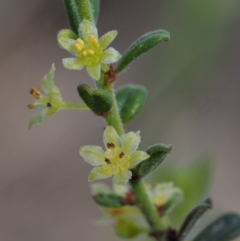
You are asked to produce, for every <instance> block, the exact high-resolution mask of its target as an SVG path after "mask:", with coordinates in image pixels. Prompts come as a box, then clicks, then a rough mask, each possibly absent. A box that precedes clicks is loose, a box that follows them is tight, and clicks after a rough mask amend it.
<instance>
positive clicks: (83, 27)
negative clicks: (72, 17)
mask: <svg viewBox="0 0 240 241" xmlns="http://www.w3.org/2000/svg"><path fill="white" fill-rule="evenodd" d="M78 32H79V35H80V36H81V37H82V38H83V40H84V41H88V36H89V35H93V36H94V37H95V38H96V39H98V33H97V28H96V27H95V24H94V23H92V22H91V21H89V20H87V19H84V20H83V21H82V22H81V23H80V25H79V29H78Z"/></svg>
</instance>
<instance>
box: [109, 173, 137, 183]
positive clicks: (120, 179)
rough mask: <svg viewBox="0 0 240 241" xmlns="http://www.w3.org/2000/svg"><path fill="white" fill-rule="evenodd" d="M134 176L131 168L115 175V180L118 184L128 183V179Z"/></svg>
mask: <svg viewBox="0 0 240 241" xmlns="http://www.w3.org/2000/svg"><path fill="white" fill-rule="evenodd" d="M131 177H132V172H130V171H129V170H127V171H125V172H120V173H118V174H116V175H114V176H113V181H114V182H115V183H117V184H127V182H128V180H129V179H130V178H131Z"/></svg>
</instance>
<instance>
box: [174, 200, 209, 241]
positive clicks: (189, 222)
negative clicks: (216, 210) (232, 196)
mask: <svg viewBox="0 0 240 241" xmlns="http://www.w3.org/2000/svg"><path fill="white" fill-rule="evenodd" d="M211 208H212V200H211V199H210V198H207V199H206V200H204V201H203V202H201V203H200V204H199V205H197V206H196V207H195V208H194V209H193V210H192V211H191V212H190V213H189V214H188V215H187V217H186V218H185V220H184V222H183V224H182V226H181V228H180V230H179V233H178V238H179V240H180V241H181V240H184V239H185V238H186V237H187V235H188V234H190V232H191V231H192V229H193V228H194V227H195V226H196V224H197V222H198V221H199V220H200V218H201V217H202V216H203V214H205V212H206V211H207V210H209V209H211Z"/></svg>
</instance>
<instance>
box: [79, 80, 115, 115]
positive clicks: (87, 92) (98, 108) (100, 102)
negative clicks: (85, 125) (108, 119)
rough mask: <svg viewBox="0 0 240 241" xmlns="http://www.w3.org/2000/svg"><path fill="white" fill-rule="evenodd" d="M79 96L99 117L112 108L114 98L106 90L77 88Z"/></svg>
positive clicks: (87, 87)
mask: <svg viewBox="0 0 240 241" xmlns="http://www.w3.org/2000/svg"><path fill="white" fill-rule="evenodd" d="M77 90H78V94H79V95H80V97H81V98H82V100H83V101H84V102H85V104H86V105H87V106H88V107H89V108H90V109H91V110H92V111H93V112H94V113H95V114H97V115H103V114H104V113H107V112H108V111H110V110H111V108H112V97H111V96H110V95H109V94H108V93H107V92H106V91H104V90H93V89H92V88H91V87H90V86H89V85H86V84H81V85H79V86H78V87H77Z"/></svg>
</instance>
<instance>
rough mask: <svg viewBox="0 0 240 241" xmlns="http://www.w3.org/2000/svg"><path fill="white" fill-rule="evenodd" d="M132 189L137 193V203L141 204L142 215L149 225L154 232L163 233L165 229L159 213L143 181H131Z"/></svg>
mask: <svg viewBox="0 0 240 241" xmlns="http://www.w3.org/2000/svg"><path fill="white" fill-rule="evenodd" d="M130 184H131V186H132V189H133V191H134V193H135V196H136V199H137V202H138V203H139V204H140V208H141V210H142V213H143V214H144V215H145V217H146V219H147V221H148V223H149V225H150V226H151V228H152V231H153V232H154V231H161V230H163V229H164V228H165V227H164V225H163V224H162V222H161V219H160V218H159V214H158V213H157V210H156V208H155V207H154V205H153V203H152V202H151V200H150V198H149V196H148V194H147V191H146V187H145V184H144V182H143V181H142V180H141V179H133V180H131V181H130Z"/></svg>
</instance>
